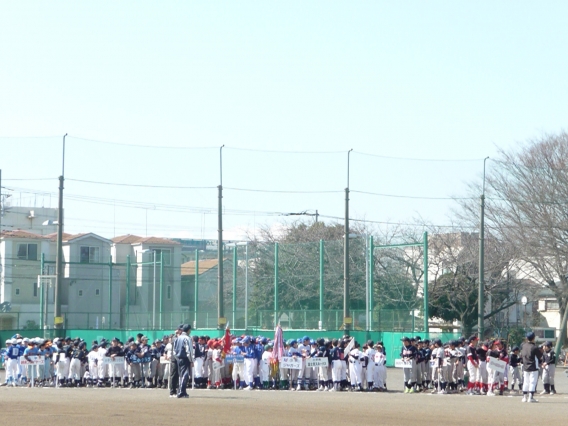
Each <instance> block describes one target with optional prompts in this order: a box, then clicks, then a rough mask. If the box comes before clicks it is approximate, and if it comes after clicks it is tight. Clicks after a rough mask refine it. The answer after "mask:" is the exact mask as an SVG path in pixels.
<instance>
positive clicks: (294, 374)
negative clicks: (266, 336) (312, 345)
mask: <svg viewBox="0 0 568 426" xmlns="http://www.w3.org/2000/svg"><path fill="white" fill-rule="evenodd" d="M288 344H289V345H290V349H289V350H288V356H289V357H292V358H294V360H299V359H301V358H302V352H301V351H300V349H299V348H298V342H297V341H296V340H295V339H292V340H290V341H289V342H288ZM288 371H289V376H290V390H297V389H298V388H297V385H298V375H299V373H300V370H296V369H289V370H288Z"/></svg>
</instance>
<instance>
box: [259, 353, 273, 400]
mask: <svg viewBox="0 0 568 426" xmlns="http://www.w3.org/2000/svg"><path fill="white" fill-rule="evenodd" d="M272 349H273V348H272V346H271V345H269V344H267V345H266V346H265V347H264V352H263V353H262V359H261V360H260V368H259V370H260V381H261V383H262V388H263V389H269V385H270V381H269V379H270V364H271V363H272Z"/></svg>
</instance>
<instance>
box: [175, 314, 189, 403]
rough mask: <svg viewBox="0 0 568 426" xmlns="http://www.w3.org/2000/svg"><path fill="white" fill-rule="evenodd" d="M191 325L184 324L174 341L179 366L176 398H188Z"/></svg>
mask: <svg viewBox="0 0 568 426" xmlns="http://www.w3.org/2000/svg"><path fill="white" fill-rule="evenodd" d="M190 333H191V326H190V325H188V324H184V325H183V328H182V333H181V334H180V335H179V336H178V338H177V339H176V341H175V343H174V352H175V354H176V359H177V363H178V368H179V390H178V394H177V397H178V398H189V395H188V394H187V391H186V387H187V382H188V381H189V372H190V369H191V366H192V363H193V346H192V344H191V340H190V339H189V334H190Z"/></svg>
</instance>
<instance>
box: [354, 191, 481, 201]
mask: <svg viewBox="0 0 568 426" xmlns="http://www.w3.org/2000/svg"><path fill="white" fill-rule="evenodd" d="M350 192H354V193H357V194H365V195H377V196H379V197H391V198H410V199H415V200H474V199H475V198H473V197H465V198H459V197H419V196H413V195H395V194H381V193H378V192H367V191H355V190H350Z"/></svg>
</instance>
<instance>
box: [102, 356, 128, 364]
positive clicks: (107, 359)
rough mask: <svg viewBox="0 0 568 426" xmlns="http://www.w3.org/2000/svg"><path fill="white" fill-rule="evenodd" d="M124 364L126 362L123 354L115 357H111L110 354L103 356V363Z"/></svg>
mask: <svg viewBox="0 0 568 426" xmlns="http://www.w3.org/2000/svg"><path fill="white" fill-rule="evenodd" d="M112 364H114V365H122V364H124V357H123V356H117V357H114V358H111V357H109V356H105V357H104V358H103V365H112Z"/></svg>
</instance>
